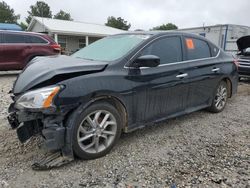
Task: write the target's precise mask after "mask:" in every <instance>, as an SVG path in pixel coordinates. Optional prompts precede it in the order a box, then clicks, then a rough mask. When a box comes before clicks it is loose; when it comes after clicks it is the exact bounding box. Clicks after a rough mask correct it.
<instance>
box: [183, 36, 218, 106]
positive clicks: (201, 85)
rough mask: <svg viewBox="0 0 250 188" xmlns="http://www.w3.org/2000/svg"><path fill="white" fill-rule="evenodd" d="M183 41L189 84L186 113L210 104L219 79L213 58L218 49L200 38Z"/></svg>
mask: <svg viewBox="0 0 250 188" xmlns="http://www.w3.org/2000/svg"><path fill="white" fill-rule="evenodd" d="M183 40H184V52H185V57H184V58H185V60H186V61H187V64H188V66H189V69H187V74H188V75H189V82H190V87H189V92H188V99H187V109H186V111H194V110H196V109H201V108H203V107H206V106H208V105H209V104H210V103H211V99H212V98H213V95H214V91H215V89H216V86H217V83H218V82H219V79H220V64H219V63H218V62H216V60H217V59H216V58H215V56H216V55H217V54H218V53H219V49H218V48H217V47H215V46H213V47H212V46H210V45H209V43H208V42H207V41H206V40H202V39H200V38H194V37H188V36H187V37H186V36H184V37H183Z"/></svg>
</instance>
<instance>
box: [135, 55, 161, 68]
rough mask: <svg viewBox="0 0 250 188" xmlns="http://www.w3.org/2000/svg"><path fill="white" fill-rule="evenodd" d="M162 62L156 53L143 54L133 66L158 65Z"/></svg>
mask: <svg viewBox="0 0 250 188" xmlns="http://www.w3.org/2000/svg"><path fill="white" fill-rule="evenodd" d="M159 64H160V58H159V57H158V56H155V55H143V56H140V57H138V58H137V59H136V60H135V62H134V63H133V67H136V68H139V67H157V66H158V65H159Z"/></svg>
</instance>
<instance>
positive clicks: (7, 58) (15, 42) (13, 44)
mask: <svg viewBox="0 0 250 188" xmlns="http://www.w3.org/2000/svg"><path fill="white" fill-rule="evenodd" d="M2 40H3V43H2V50H1V53H2V57H1V67H0V68H1V70H12V69H20V68H22V64H23V61H24V60H25V54H24V51H25V49H26V48H27V44H26V41H25V40H26V38H25V37H24V36H23V35H20V34H16V33H3V35H2Z"/></svg>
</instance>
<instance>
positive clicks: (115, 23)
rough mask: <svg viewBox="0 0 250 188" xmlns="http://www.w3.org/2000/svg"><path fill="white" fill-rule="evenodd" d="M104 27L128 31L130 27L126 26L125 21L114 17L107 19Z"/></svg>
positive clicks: (129, 25)
mask: <svg viewBox="0 0 250 188" xmlns="http://www.w3.org/2000/svg"><path fill="white" fill-rule="evenodd" d="M105 25H106V26H110V27H114V28H117V29H122V30H129V28H130V27H131V24H130V23H129V24H127V21H125V20H124V19H122V18H121V17H118V18H115V17H114V16H110V17H108V19H107V23H105Z"/></svg>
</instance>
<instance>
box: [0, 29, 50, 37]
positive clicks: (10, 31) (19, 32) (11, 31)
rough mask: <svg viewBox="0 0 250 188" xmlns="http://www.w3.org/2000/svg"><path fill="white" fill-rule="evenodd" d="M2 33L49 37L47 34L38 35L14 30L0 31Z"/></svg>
mask: <svg viewBox="0 0 250 188" xmlns="http://www.w3.org/2000/svg"><path fill="white" fill-rule="evenodd" d="M0 33H15V34H26V35H29V34H30V35H39V36H44V35H47V34H45V33H36V32H27V31H13V30H0Z"/></svg>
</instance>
